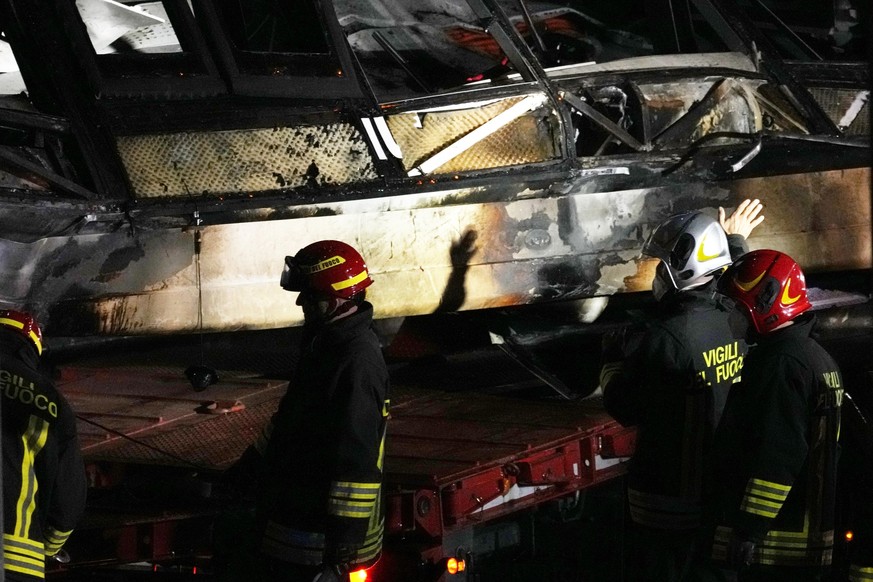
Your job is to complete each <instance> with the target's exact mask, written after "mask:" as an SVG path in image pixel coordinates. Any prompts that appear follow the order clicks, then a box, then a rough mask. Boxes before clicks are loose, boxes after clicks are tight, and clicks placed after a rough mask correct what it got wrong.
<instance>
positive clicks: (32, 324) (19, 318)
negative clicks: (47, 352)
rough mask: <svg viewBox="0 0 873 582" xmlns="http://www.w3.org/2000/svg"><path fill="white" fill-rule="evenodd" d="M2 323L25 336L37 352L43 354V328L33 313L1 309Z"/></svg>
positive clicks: (0, 321) (0, 317)
mask: <svg viewBox="0 0 873 582" xmlns="http://www.w3.org/2000/svg"><path fill="white" fill-rule="evenodd" d="M0 325H2V326H3V327H6V328H9V329H12V330H14V331H16V332H17V333H19V334H21V335H22V336H24V337H25V338H26V339H27V340H28V341H29V342H30V343H32V344H33V347H35V348H36V353H37V354H40V355H42V330H41V329H40V328H39V324H38V323H37V322H36V320H35V319H34V318H33V316H32V315H30V314H29V313H25V312H23V311H16V310H14V309H0Z"/></svg>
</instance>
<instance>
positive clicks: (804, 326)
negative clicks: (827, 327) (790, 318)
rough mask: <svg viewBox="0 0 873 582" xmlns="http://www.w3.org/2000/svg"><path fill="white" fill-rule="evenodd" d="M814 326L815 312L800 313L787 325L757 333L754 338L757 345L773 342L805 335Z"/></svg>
mask: <svg viewBox="0 0 873 582" xmlns="http://www.w3.org/2000/svg"><path fill="white" fill-rule="evenodd" d="M814 327H815V314H814V313H809V312H807V313H802V314H800V315H799V316H798V317H797V318H796V319H795V320H794V323H793V324H791V325H789V326H788V327H783V328H782V329H777V330H776V331H773V332H770V333H768V334H765V335H757V336H756V337H755V338H754V339H755V340H757V343H758V345H766V344H773V343H776V342H781V341H786V340H793V339H798V338H802V337H807V336H809V335H811V334H812V330H813V328H814Z"/></svg>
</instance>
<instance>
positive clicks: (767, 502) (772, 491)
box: [740, 477, 791, 519]
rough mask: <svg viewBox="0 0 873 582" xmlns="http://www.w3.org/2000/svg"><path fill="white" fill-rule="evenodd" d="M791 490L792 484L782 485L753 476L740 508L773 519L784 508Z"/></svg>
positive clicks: (747, 485)
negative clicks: (783, 505)
mask: <svg viewBox="0 0 873 582" xmlns="http://www.w3.org/2000/svg"><path fill="white" fill-rule="evenodd" d="M789 491H791V485H782V484H781V483H774V482H772V481H764V480H763V479H755V478H754V477H753V478H751V479H749V482H748V483H747V484H746V493H745V495H744V496H743V501H742V503H741V504H740V509H741V510H742V511H745V512H746V513H753V514H755V515H761V516H763V517H768V518H770V519H772V518H774V517H776V515H777V514H778V513H779V510H780V509H782V504H784V503H785V499H786V498H787V497H788V492H789Z"/></svg>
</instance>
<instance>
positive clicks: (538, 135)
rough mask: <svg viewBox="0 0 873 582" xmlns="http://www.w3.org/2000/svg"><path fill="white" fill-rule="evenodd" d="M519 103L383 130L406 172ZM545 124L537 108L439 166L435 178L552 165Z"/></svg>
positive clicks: (429, 116) (401, 121)
mask: <svg viewBox="0 0 873 582" xmlns="http://www.w3.org/2000/svg"><path fill="white" fill-rule="evenodd" d="M521 99H522V97H517V98H513V99H505V100H502V101H498V102H495V103H491V104H488V105H485V106H483V107H478V108H475V109H463V110H456V111H432V112H428V113H426V114H416V113H404V114H399V115H394V116H391V117H389V118H388V127H389V128H390V129H391V134H392V135H393V137H394V140H395V141H396V142H397V144H398V145H399V146H400V149H401V150H402V151H403V167H404V168H405V169H406V170H409V169H411V168H413V167H415V166H417V165H418V164H420V163H421V162H423V161H425V160H426V159H428V158H429V157H431V156H432V155H434V154H436V153H437V152H439V151H440V150H442V149H444V148H446V147H447V146H449V145H451V144H452V143H454V142H455V141H457V140H458V139H459V138H461V137H463V136H464V135H466V134H468V133H470V132H471V131H472V130H474V129H476V128H477V127H479V126H481V125H482V124H484V123H485V122H486V121H488V120H490V119H493V118H494V117H495V116H497V115H499V114H500V113H502V112H503V111H506V110H507V109H509V108H510V107H511V106H513V105H515V104H516V103H518V102H519V101H520V100H521ZM544 118H545V119H548V118H547V117H546V116H544V114H543V109H542V108H541V109H537V110H534V111H531V112H529V113H528V114H526V115H524V116H523V117H520V118H519V119H516V120H515V121H513V122H512V123H510V124H509V125H507V126H506V127H504V128H502V129H500V130H499V131H497V132H495V133H494V134H492V135H490V136H488V137H487V138H485V139H483V140H482V141H480V142H479V143H477V144H476V145H475V146H473V147H472V148H470V149H469V150H467V151H465V152H463V153H462V154H460V155H458V156H457V157H455V158H453V159H452V160H450V161H448V162H447V163H445V164H443V165H442V166H440V167H439V168H437V170H436V172H437V173H441V174H442V173H450V172H461V171H468V170H476V169H487V168H499V167H503V166H511V165H514V164H525V163H532V162H541V161H544V160H548V159H551V158H553V157H554V156H555V155H556V153H555V147H554V138H553V134H552V128H551V127H550V126H549V123H548V122H547V121H544ZM419 123H420V125H421V127H418V124H419Z"/></svg>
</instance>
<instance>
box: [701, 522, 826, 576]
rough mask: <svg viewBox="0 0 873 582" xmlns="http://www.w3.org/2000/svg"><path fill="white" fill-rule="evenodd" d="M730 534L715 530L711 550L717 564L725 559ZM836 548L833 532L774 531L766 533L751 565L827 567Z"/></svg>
mask: <svg viewBox="0 0 873 582" xmlns="http://www.w3.org/2000/svg"><path fill="white" fill-rule="evenodd" d="M731 533H732V530H731V528H729V527H725V526H719V527H718V529H716V531H715V540H714V543H713V546H712V557H713V559H714V560H720V561H724V560H725V559H726V557H727V547H728V542H729V541H730V537H731ZM833 548H834V531H833V530H829V531H825V532H797V531H778V530H771V531H769V532H767V535H766V536H765V537H764V540H763V541H762V542H761V543H760V544H758V545H756V546H755V551H754V553H753V554H752V563H753V564H761V565H765V566H800V567H804V566H805V567H815V566H827V565H829V564H830V563H831V562H832V561H833Z"/></svg>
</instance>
